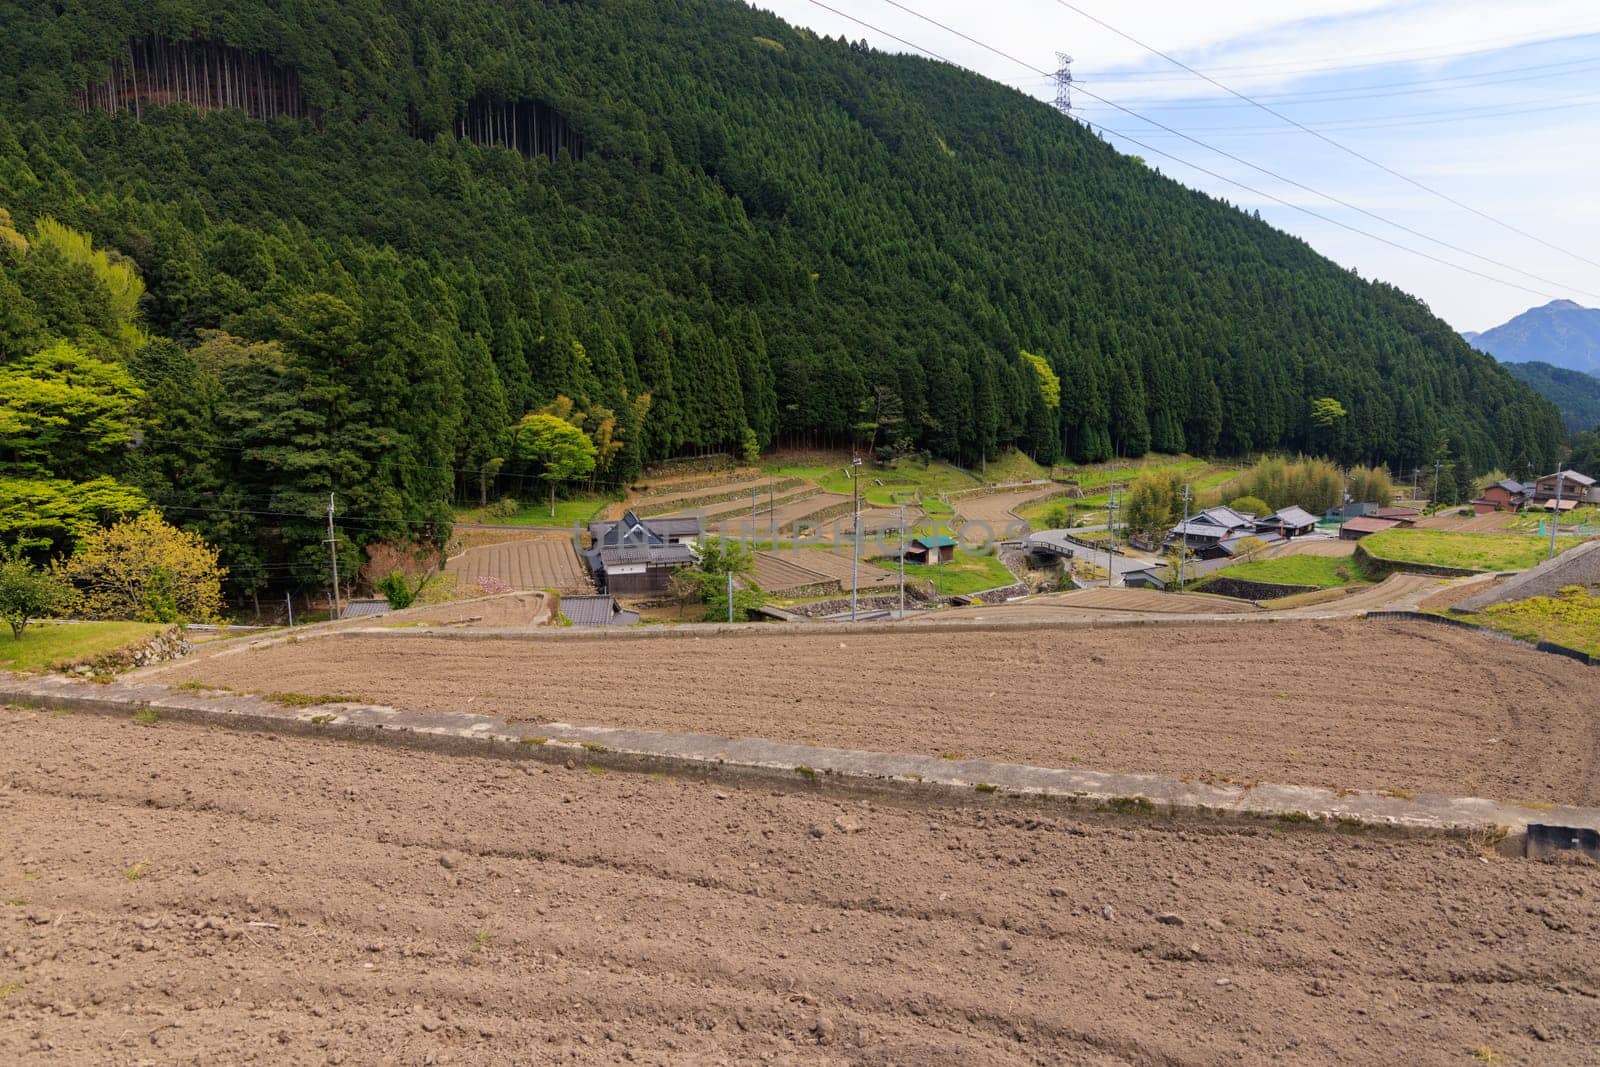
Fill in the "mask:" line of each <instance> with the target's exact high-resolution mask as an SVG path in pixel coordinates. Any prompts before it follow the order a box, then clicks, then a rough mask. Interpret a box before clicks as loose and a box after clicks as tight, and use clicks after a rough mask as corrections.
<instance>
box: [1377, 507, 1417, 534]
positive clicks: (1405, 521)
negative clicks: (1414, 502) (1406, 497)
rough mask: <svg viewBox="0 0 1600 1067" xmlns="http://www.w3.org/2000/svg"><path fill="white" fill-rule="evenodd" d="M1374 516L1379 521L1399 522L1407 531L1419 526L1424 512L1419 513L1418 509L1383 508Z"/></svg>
mask: <svg viewBox="0 0 1600 1067" xmlns="http://www.w3.org/2000/svg"><path fill="white" fill-rule="evenodd" d="M1372 514H1373V516H1374V517H1376V518H1379V519H1388V520H1389V521H1390V522H1397V523H1399V524H1400V525H1401V526H1403V527H1405V528H1407V529H1409V528H1410V527H1412V526H1415V525H1416V524H1417V520H1418V519H1420V518H1422V512H1420V511H1418V510H1417V509H1416V508H1393V507H1382V508H1379V509H1378V510H1377V511H1375V512H1373V513H1372Z"/></svg>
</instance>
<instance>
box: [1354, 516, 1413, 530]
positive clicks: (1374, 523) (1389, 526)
mask: <svg viewBox="0 0 1600 1067" xmlns="http://www.w3.org/2000/svg"><path fill="white" fill-rule="evenodd" d="M1399 525H1400V524H1399V523H1398V522H1396V521H1395V520H1393V519H1380V518H1378V517H1377V516H1376V515H1362V516H1358V517H1356V518H1354V519H1346V520H1345V523H1344V528H1345V529H1346V530H1354V531H1355V532H1356V533H1382V532H1383V531H1385V530H1393V529H1394V528H1395V527H1397V526H1399Z"/></svg>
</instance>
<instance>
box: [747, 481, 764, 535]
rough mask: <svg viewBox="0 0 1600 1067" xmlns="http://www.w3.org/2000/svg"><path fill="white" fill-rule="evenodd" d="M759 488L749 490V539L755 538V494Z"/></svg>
mask: <svg viewBox="0 0 1600 1067" xmlns="http://www.w3.org/2000/svg"><path fill="white" fill-rule="evenodd" d="M759 492H761V490H759V489H752V490H750V540H752V541H754V540H755V539H756V494H757V493H759Z"/></svg>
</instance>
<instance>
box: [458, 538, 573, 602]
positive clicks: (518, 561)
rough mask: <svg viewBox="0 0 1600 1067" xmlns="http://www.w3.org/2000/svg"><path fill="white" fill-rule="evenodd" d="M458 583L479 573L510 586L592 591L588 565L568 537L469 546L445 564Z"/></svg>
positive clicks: (475, 577)
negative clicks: (476, 546)
mask: <svg viewBox="0 0 1600 1067" xmlns="http://www.w3.org/2000/svg"><path fill="white" fill-rule="evenodd" d="M444 569H445V573H446V574H450V575H454V576H455V579H456V584H457V585H458V586H464V585H470V584H472V582H473V581H474V580H475V579H478V578H481V577H493V578H498V579H500V580H501V581H503V582H505V583H506V584H507V585H509V586H511V588H513V589H555V590H557V591H559V592H563V593H585V592H593V591H594V584H593V582H591V581H590V579H589V569H588V568H587V567H585V566H584V565H583V561H582V560H580V559H579V558H578V553H577V551H576V550H575V549H574V548H573V547H572V540H571V539H570V538H566V537H560V538H530V539H525V540H521V541H508V542H505V543H502V544H497V545H484V546H481V547H478V548H469V549H467V550H466V551H465V552H463V553H462V554H461V555H459V556H457V557H455V558H454V559H452V560H450V561H449V562H448V563H446V564H445V568H444Z"/></svg>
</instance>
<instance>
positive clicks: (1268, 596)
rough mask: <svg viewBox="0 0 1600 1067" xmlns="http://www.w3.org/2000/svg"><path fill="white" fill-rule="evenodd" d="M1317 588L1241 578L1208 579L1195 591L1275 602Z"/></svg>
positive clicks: (1311, 591)
mask: <svg viewBox="0 0 1600 1067" xmlns="http://www.w3.org/2000/svg"><path fill="white" fill-rule="evenodd" d="M1319 588H1321V587H1320V586H1315V585H1279V584H1277V583H1276V582H1251V581H1246V580H1245V579H1243V578H1208V579H1207V580H1206V581H1204V582H1201V583H1200V585H1199V586H1198V587H1197V591H1198V592H1201V593H1215V594H1216V595H1217V596H1231V597H1234V598H1236V599H1239V600H1276V599H1278V598H1279V597H1286V596H1296V595H1297V594H1300V593H1315V592H1316V591H1317V590H1318V589H1319Z"/></svg>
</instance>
